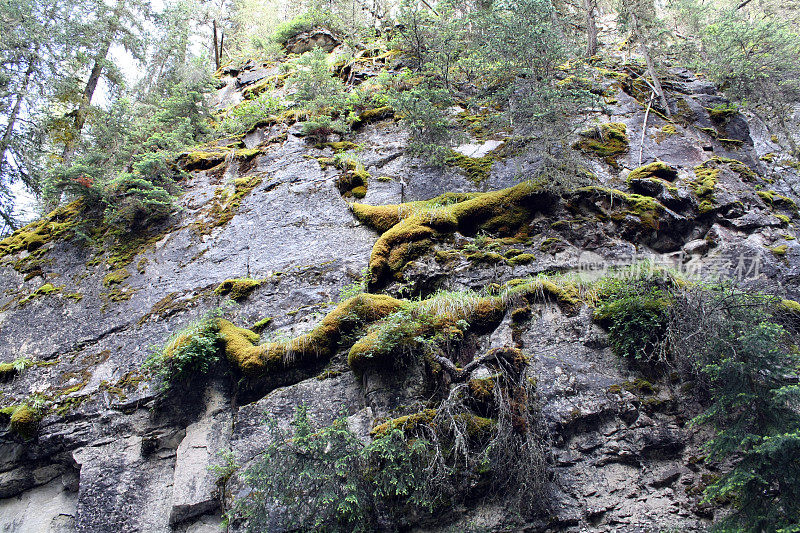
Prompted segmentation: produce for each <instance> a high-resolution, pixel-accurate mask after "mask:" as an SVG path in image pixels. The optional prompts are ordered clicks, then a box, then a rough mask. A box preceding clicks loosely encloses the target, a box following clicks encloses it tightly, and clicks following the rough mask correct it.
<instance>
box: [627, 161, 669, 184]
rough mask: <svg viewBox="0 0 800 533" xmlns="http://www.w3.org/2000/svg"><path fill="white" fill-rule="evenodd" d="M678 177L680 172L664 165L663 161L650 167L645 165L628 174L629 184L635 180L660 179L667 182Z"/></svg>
mask: <svg viewBox="0 0 800 533" xmlns="http://www.w3.org/2000/svg"><path fill="white" fill-rule="evenodd" d="M677 177H678V171H677V170H675V169H674V168H672V167H671V166H669V165H668V164H666V163H664V162H663V161H655V162H653V163H650V164H649V165H644V166H643V167H639V168H637V169H634V170H631V172H630V174H628V180H627V181H628V183H629V184H630V182H631V181H633V180H641V179H649V178H660V179H663V180H667V181H673V180H675V178H677Z"/></svg>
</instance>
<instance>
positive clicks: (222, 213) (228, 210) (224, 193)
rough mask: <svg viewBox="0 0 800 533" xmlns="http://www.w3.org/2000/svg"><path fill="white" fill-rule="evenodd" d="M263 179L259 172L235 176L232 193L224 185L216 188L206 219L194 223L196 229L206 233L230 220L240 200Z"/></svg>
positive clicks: (203, 233)
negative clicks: (246, 175)
mask: <svg viewBox="0 0 800 533" xmlns="http://www.w3.org/2000/svg"><path fill="white" fill-rule="evenodd" d="M263 179H264V178H263V176H262V175H261V174H256V175H253V176H248V177H244V178H236V179H234V180H233V193H232V194H231V193H230V191H229V189H228V188H226V187H220V188H219V189H217V190H216V191H215V192H214V197H213V198H212V199H211V201H210V202H209V207H208V211H207V213H206V220H205V221H200V222H197V223H195V224H194V226H195V228H196V229H197V231H198V232H199V233H200V234H201V235H208V234H210V233H211V232H212V231H213V230H214V228H219V227H222V226H224V225H226V224H227V223H228V222H230V221H231V220H232V219H233V217H234V215H236V212H237V211H238V210H239V206H240V205H241V203H242V200H243V199H244V198H246V197H247V195H249V194H250V193H251V192H253V189H255V188H256V187H258V186H259V185H261V182H262V181H263Z"/></svg>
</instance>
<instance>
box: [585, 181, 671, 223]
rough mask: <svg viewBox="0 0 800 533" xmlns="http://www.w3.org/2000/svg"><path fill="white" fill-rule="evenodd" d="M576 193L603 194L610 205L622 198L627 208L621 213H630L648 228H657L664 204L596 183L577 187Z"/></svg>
mask: <svg viewBox="0 0 800 533" xmlns="http://www.w3.org/2000/svg"><path fill="white" fill-rule="evenodd" d="M576 193H578V194H589V195H592V196H594V195H599V196H604V197H607V198H609V200H610V204H612V205H613V203H614V202H615V201H617V199H619V200H622V202H624V204H625V207H626V208H627V209H626V210H625V211H624V212H623V213H622V214H623V215H632V216H635V217H637V218H639V220H640V221H641V223H642V225H643V226H645V227H648V228H650V229H658V228H659V219H660V217H661V214H662V213H663V212H664V206H663V205H661V202H659V201H658V200H656V199H655V198H651V197H649V196H642V195H641V194H629V193H625V192H622V191H619V190H617V189H609V188H608V187H599V186H596V185H590V186H589V187H582V188H580V189H578V190H577V191H576Z"/></svg>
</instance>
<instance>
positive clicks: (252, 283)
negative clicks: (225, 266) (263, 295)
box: [214, 278, 264, 301]
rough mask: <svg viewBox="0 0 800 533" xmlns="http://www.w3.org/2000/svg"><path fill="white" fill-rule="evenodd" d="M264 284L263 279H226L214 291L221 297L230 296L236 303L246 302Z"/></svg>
mask: <svg viewBox="0 0 800 533" xmlns="http://www.w3.org/2000/svg"><path fill="white" fill-rule="evenodd" d="M263 282H264V280H263V279H251V278H235V279H226V280H225V281H223V282H222V283H220V284H219V285H218V286H217V288H216V289H214V294H217V295H219V296H225V295H228V296H230V298H231V299H233V300H236V301H239V300H244V299H245V298H247V296H248V295H249V294H250V293H251V292H253V291H254V290H255V289H256V288H257V287H259V286H260V285H261V284H262V283H263Z"/></svg>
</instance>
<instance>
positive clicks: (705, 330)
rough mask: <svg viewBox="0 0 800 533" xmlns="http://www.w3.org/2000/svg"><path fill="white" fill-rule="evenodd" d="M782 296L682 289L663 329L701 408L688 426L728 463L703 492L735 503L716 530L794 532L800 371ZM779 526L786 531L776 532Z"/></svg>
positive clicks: (799, 510) (799, 492)
mask: <svg viewBox="0 0 800 533" xmlns="http://www.w3.org/2000/svg"><path fill="white" fill-rule="evenodd" d="M778 302H779V300H778V299H777V298H771V297H767V296H764V295H761V294H748V293H745V292H742V291H740V290H737V289H735V288H733V287H729V286H718V287H699V288H692V289H687V290H685V291H683V292H682V293H681V294H680V298H679V299H678V300H677V303H676V308H675V311H674V313H673V316H672V318H671V320H670V324H669V334H668V335H669V342H670V346H671V347H672V352H673V354H674V357H676V359H677V360H678V361H679V362H682V366H683V368H685V369H688V370H689V371H690V372H691V374H690V375H691V377H693V378H694V379H695V380H696V382H697V385H698V386H697V387H695V388H696V389H699V390H700V391H701V393H703V396H704V398H703V399H704V400H705V403H706V404H707V405H708V408H707V409H706V411H705V412H704V413H703V414H701V415H700V416H698V417H697V418H696V419H695V420H694V422H693V423H695V424H708V425H710V426H711V427H713V428H714V429H715V431H716V435H715V436H714V438H713V439H711V441H709V442H708V448H709V451H710V452H711V457H712V458H714V459H717V460H726V459H727V460H733V462H734V465H733V467H732V468H731V469H730V470H729V471H727V472H725V473H724V474H723V475H722V476H721V477H720V478H719V480H717V481H716V482H715V483H713V484H712V485H710V486H709V487H708V488H707V489H706V493H705V494H706V500H707V501H726V500H727V501H732V502H733V511H732V512H731V513H730V514H729V515H728V516H726V517H725V518H723V519H722V520H721V521H720V522H719V523H718V524H716V527H717V529H718V530H720V531H748V532H753V533H755V532H761V531H779V530H780V531H793V530H794V529H793V528H796V527H797V526H798V525H800V471H798V469H797V457H798V454H799V453H800V412H799V411H798V406H800V387H798V385H797V383H796V382H794V381H792V379H791V377H790V376H796V375H797V373H798V369H800V356H799V355H798V353H797V349H796V344H795V342H796V339H794V338H793V335H792V333H791V331H790V330H789V329H787V328H786V327H784V326H783V325H782V324H781V323H780V321H779V320H778V319H777V317H776V315H775V309H776V306H777V303H778ZM782 528H785V529H782Z"/></svg>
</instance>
